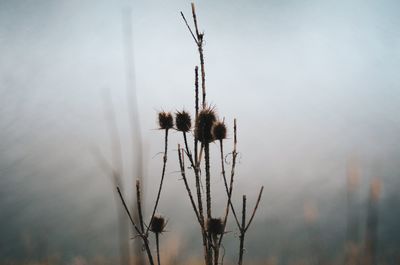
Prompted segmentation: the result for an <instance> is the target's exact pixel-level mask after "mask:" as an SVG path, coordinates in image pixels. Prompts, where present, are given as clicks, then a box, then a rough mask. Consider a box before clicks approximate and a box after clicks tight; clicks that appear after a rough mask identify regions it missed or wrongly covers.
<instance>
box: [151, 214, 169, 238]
mask: <svg viewBox="0 0 400 265" xmlns="http://www.w3.org/2000/svg"><path fill="white" fill-rule="evenodd" d="M164 228H165V219H164V217H162V216H161V215H155V216H154V217H153V220H152V221H151V224H150V231H151V232H153V233H156V234H160V233H162V232H163V231H164Z"/></svg>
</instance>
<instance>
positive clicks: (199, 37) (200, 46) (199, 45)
mask: <svg viewBox="0 0 400 265" xmlns="http://www.w3.org/2000/svg"><path fill="white" fill-rule="evenodd" d="M192 16H193V22H194V28H195V30H196V35H197V48H198V51H199V57H200V71H201V88H202V96H203V98H202V99H203V100H202V103H203V108H205V107H206V72H205V69H204V50H203V37H204V33H200V32H199V27H198V25H197V15H196V8H195V6H194V3H192Z"/></svg>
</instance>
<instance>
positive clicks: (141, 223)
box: [136, 180, 144, 233]
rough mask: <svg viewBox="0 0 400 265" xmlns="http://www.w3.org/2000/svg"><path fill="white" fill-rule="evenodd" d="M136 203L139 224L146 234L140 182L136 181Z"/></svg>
mask: <svg viewBox="0 0 400 265" xmlns="http://www.w3.org/2000/svg"><path fill="white" fill-rule="evenodd" d="M136 201H137V210H138V215H139V224H140V229H141V232H142V233H144V222H143V211H142V196H141V192H140V180H136Z"/></svg>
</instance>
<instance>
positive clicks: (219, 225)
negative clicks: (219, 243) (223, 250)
mask: <svg viewBox="0 0 400 265" xmlns="http://www.w3.org/2000/svg"><path fill="white" fill-rule="evenodd" d="M207 232H208V233H210V234H211V235H221V234H223V233H224V224H223V222H222V219H221V218H210V219H208V221H207Z"/></svg>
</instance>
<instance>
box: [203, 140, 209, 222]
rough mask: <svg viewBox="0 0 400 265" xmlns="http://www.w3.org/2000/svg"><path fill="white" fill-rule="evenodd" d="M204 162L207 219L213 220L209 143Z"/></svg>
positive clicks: (205, 147) (205, 145) (205, 144)
mask: <svg viewBox="0 0 400 265" xmlns="http://www.w3.org/2000/svg"><path fill="white" fill-rule="evenodd" d="M204 160H205V167H206V201H207V218H208V219H211V183H210V144H209V143H204Z"/></svg>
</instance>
